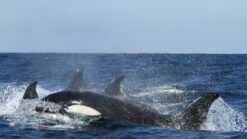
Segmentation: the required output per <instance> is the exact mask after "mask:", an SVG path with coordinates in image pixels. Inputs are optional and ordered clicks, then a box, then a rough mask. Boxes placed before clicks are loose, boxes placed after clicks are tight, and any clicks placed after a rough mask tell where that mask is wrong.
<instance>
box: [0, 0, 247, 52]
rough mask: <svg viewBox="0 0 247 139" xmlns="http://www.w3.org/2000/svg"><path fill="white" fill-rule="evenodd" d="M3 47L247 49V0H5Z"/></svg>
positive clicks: (0, 7) (1, 8)
mask: <svg viewBox="0 0 247 139" xmlns="http://www.w3.org/2000/svg"><path fill="white" fill-rule="evenodd" d="M0 52H78V53H247V0H121V1H120V0H39V1H38V0H1V1H0Z"/></svg>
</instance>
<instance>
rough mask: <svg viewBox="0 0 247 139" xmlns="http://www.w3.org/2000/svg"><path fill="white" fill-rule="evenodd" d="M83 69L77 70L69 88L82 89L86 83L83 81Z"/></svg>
mask: <svg viewBox="0 0 247 139" xmlns="http://www.w3.org/2000/svg"><path fill="white" fill-rule="evenodd" d="M83 71H84V70H83V69H82V68H81V69H78V70H76V72H75V73H74V75H73V77H72V80H71V81H70V84H69V87H68V89H69V90H73V91H78V90H80V88H81V86H82V85H83V84H84V82H83V78H82V74H83Z"/></svg>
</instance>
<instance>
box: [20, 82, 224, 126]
mask: <svg viewBox="0 0 247 139" xmlns="http://www.w3.org/2000/svg"><path fill="white" fill-rule="evenodd" d="M36 85H37V83H32V84H31V85H30V86H29V87H28V88H27V90H26V92H25V94H24V96H36V95H37V92H36V90H35V89H33V88H35V87H36ZM30 88H31V89H30ZM31 94H32V95H31ZM35 94H36V95H35ZM218 97H219V94H218V93H205V94H203V95H202V96H201V97H199V98H198V99H196V100H195V101H194V102H193V103H192V104H190V105H189V106H188V107H187V108H186V109H184V110H183V111H181V112H180V113H178V114H176V115H174V116H173V115H164V114H162V113H159V112H157V111H153V110H152V109H149V108H148V107H145V106H140V105H135V104H133V103H130V102H128V101H127V102H126V101H123V100H120V99H117V98H115V97H111V96H108V95H105V94H99V93H94V92H77V91H69V90H65V91H60V92H56V93H53V94H50V95H48V96H46V97H44V98H42V100H43V101H48V102H53V103H56V104H60V105H61V106H63V107H64V109H63V110H62V111H61V113H63V112H65V113H70V112H73V113H81V114H85V115H90V114H91V115H93V116H102V117H105V118H109V119H112V120H126V121H131V122H135V123H142V124H150V125H159V126H166V127H172V128H180V129H198V128H199V127H200V126H201V124H202V123H203V121H204V120H205V119H206V117H207V113H208V110H209V107H210V106H211V104H212V103H213V102H214V101H215V100H216V99H217V98H218ZM23 98H24V97H23ZM32 98H33V97H25V98H24V99H32ZM41 110H42V109H41ZM47 112H49V110H47Z"/></svg>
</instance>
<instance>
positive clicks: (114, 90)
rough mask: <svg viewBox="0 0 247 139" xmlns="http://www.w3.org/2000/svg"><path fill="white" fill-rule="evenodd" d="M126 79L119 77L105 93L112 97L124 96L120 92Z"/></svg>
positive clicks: (108, 86)
mask: <svg viewBox="0 0 247 139" xmlns="http://www.w3.org/2000/svg"><path fill="white" fill-rule="evenodd" d="M124 78H125V77H124V76H118V77H117V78H115V79H114V80H112V81H111V83H110V84H108V85H107V87H106V89H105V93H106V94H107V95H111V96H116V95H122V92H121V90H120V83H121V82H122V81H123V79H124Z"/></svg>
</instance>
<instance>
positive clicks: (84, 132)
mask: <svg viewBox="0 0 247 139" xmlns="http://www.w3.org/2000/svg"><path fill="white" fill-rule="evenodd" d="M81 67H83V68H84V69H85V71H84V74H83V79H84V81H85V82H88V83H91V84H98V85H105V84H108V83H110V81H111V80H112V79H114V78H115V77H116V76H119V75H124V76H125V77H126V78H125V79H124V81H123V83H122V86H121V88H122V90H123V92H124V93H126V94H128V95H130V96H132V97H134V98H136V99H137V100H138V101H142V102H144V103H146V104H147V105H150V106H151V107H153V108H155V109H157V110H158V111H160V112H162V113H164V114H175V113H177V112H179V111H180V110H182V109H183V108H184V107H186V106H187V105H188V104H190V103H191V102H193V100H194V99H195V98H196V97H198V96H200V95H201V94H203V93H204V92H211V91H213V92H218V93H219V94H220V98H218V99H217V100H216V101H215V102H214V103H213V104H212V106H211V107H210V110H209V113H208V115H207V120H206V121H205V122H204V123H203V125H202V126H201V127H200V129H198V130H182V129H173V128H167V127H159V126H152V125H143V124H136V123H130V122H128V121H113V122H110V123H107V124H102V125H97V126H92V125H90V124H89V123H88V122H87V120H84V119H71V118H69V117H66V116H63V115H60V114H55V115H48V114H47V115H41V114H38V113H36V112H35V111H34V110H33V109H34V108H35V106H37V105H54V104H44V102H41V101H40V100H39V99H35V100H25V101H23V100H22V99H21V98H22V96H23V93H24V91H25V89H26V87H27V85H28V84H29V83H31V82H32V81H38V82H39V83H38V86H37V92H38V94H39V96H40V97H44V96H46V95H48V94H51V93H53V92H56V91H59V90H63V89H65V88H66V87H67V86H68V84H69V82H70V79H71V77H72V75H73V73H74V71H75V70H76V69H79V68H81ZM54 107H56V106H54ZM246 116H247V55H212V54H66V53H65V54H57V53H42V54H36V53H35V54H34V53H27V54H21V53H1V54H0V138H25V139H26V138H77V139H78V138H196V139H197V138H227V139H228V138H243V139H244V138H247V119H246Z"/></svg>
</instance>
